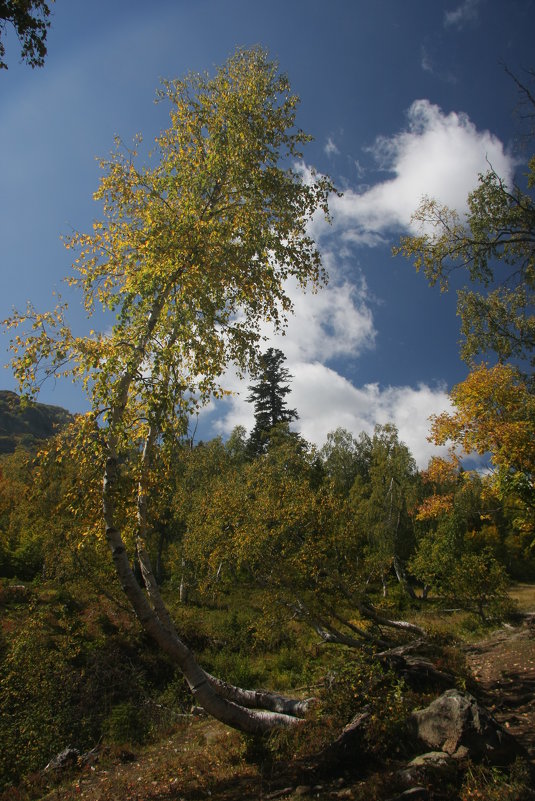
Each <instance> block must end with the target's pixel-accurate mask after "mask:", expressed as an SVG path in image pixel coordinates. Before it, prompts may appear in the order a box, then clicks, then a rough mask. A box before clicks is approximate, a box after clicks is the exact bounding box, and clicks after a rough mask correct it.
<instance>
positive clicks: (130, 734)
mask: <svg viewBox="0 0 535 801" xmlns="http://www.w3.org/2000/svg"><path fill="white" fill-rule="evenodd" d="M103 728H104V732H105V734H106V739H107V740H108V742H110V743H113V744H114V745H125V744H132V745H138V744H140V743H143V742H145V740H146V739H147V734H148V728H149V726H148V722H147V716H146V715H144V714H143V711H142V710H140V709H139V706H137V705H136V704H134V703H133V702H132V701H125V702H124V703H122V704H117V706H114V707H113V709H112V710H111V712H110V714H109V715H108V718H107V720H106V721H105V722H104V727H103Z"/></svg>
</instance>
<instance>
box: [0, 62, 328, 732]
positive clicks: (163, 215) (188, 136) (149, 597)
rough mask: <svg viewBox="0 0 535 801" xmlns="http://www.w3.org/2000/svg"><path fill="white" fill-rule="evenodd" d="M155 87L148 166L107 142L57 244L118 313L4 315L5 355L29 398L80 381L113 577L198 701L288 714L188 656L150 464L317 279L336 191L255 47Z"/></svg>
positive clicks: (233, 716)
mask: <svg viewBox="0 0 535 801" xmlns="http://www.w3.org/2000/svg"><path fill="white" fill-rule="evenodd" d="M159 97H160V99H161V100H165V101H166V102H168V103H169V105H170V117H171V123H170V126H169V127H168V128H167V130H165V131H163V133H161V134H160V136H159V137H157V139H156V145H155V150H154V153H153V155H152V159H151V161H150V163H149V164H148V165H139V166H138V162H139V159H138V154H137V150H136V147H137V145H136V144H134V146H133V148H127V147H125V146H124V144H123V143H122V142H121V141H120V140H118V141H117V142H116V149H115V150H114V152H113V153H112V154H111V156H110V158H109V159H107V160H104V161H103V162H102V163H101V167H102V169H103V172H104V175H103V177H102V179H101V182H100V187H99V189H98V191H97V192H96V193H95V199H96V200H97V201H100V203H101V207H102V211H103V214H102V218H101V219H99V220H97V221H96V222H95V223H94V225H93V232H92V233H89V234H85V233H75V234H74V235H73V236H72V237H71V238H70V239H69V240H68V241H67V247H69V248H72V249H73V250H75V251H76V254H77V256H76V259H75V263H74V273H73V274H72V275H71V276H70V277H69V278H68V282H69V284H70V285H71V286H72V287H74V288H75V289H78V290H80V291H81V293H82V296H83V302H84V305H85V308H86V310H87V313H88V314H89V315H91V314H92V313H93V311H94V309H95V307H96V306H97V305H98V306H101V307H102V308H104V309H105V310H107V311H108V312H111V313H113V315H114V319H115V324H114V326H113V328H112V330H111V331H106V332H94V331H92V332H90V334H89V335H87V336H76V335H75V334H74V333H73V331H72V330H71V328H70V327H69V324H68V320H67V318H68V310H67V307H66V305H65V304H63V303H60V304H59V305H58V307H57V308H56V309H55V310H54V311H52V312H45V313H39V312H37V311H36V310H35V309H34V308H33V307H32V306H31V305H30V306H29V307H28V309H27V310H26V312H24V313H16V314H15V315H14V316H13V317H12V318H11V319H10V320H9V321H8V326H10V327H12V328H16V329H17V334H16V335H15V338H14V340H13V348H14V351H15V355H14V360H13V365H14V369H15V373H16V375H17V377H18V379H19V382H20V384H21V388H22V389H23V390H24V391H25V392H26V393H28V394H29V395H30V396H34V395H35V394H36V393H37V391H38V388H39V386H40V382H41V381H42V380H43V379H44V378H46V377H50V376H54V377H65V376H70V377H71V378H73V379H74V380H80V381H81V382H82V383H83V385H84V387H85V389H86V391H87V394H88V397H89V399H90V402H91V406H92V412H91V413H90V414H89V415H87V416H86V417H85V418H83V419H82V420H81V421H80V423H79V429H80V432H81V434H80V438H79V442H81V443H82V445H81V447H80V449H79V457H80V459H82V460H85V459H88V458H89V459H91V460H93V461H95V460H96V461H97V462H99V463H100V465H101V467H102V471H103V498H102V504H103V518H104V520H103V523H104V528H105V533H106V539H107V542H108V544H109V546H110V550H111V553H112V556H113V560H114V564H115V567H116V570H117V573H118V575H119V578H120V581H121V584H122V586H123V589H124V591H125V592H126V594H127V596H128V598H129V600H130V601H131V603H132V606H133V607H134V609H135V612H136V614H137V616H138V618H139V619H140V621H141V622H142V623H143V625H144V627H145V629H146V630H147V631H148V633H149V634H150V635H151V636H152V637H153V638H154V639H156V641H157V642H158V643H159V644H160V646H161V647H163V648H164V650H166V651H167V652H168V653H169V654H170V655H171V657H172V658H173V659H175V661H176V662H177V663H178V664H179V665H180V667H181V668H182V670H183V671H184V673H185V675H186V677H187V680H188V682H189V685H190V687H191V689H192V691H193V692H194V693H195V695H196V697H197V699H198V702H199V703H200V704H201V705H204V706H205V708H206V709H207V710H208V711H210V712H211V713H212V714H214V716H216V717H219V718H220V719H223V720H226V721H227V722H229V723H232V725H236V726H239V727H241V728H245V729H247V730H256V729H257V728H258V727H259V726H260V727H265V726H266V725H280V723H281V722H285V720H286V719H287V718H285V717H284V715H282V716H281V715H279V714H278V713H276V712H273V711H272V712H271V713H270V714H268V713H257V714H255V713H254V712H251V711H250V710H249V709H246V708H244V707H243V706H242V705H237V704H235V703H231V702H230V701H229V699H228V689H227V690H223V689H222V687H221V686H220V685H217V687H216V684H215V683H214V682H215V680H214V679H213V678H210V677H208V676H207V674H205V672H204V671H203V670H202V669H201V668H200V667H199V666H198V665H197V664H196V663H195V661H194V659H193V657H192V654H191V652H190V651H189V650H188V649H187V648H186V646H185V645H184V643H183V642H182V641H181V640H180V638H179V636H178V634H177V632H176V629H175V627H174V624H173V622H172V620H171V619H170V616H169V614H168V612H167V609H166V608H165V606H164V604H163V601H162V599H161V596H160V593H159V590H158V586H157V583H156V580H155V577H154V573H153V570H152V566H151V563H150V560H149V557H148V552H147V548H146V538H147V526H148V522H147V521H148V506H149V496H150V489H151V475H152V473H151V471H152V465H153V462H154V453H155V449H156V446H158V447H160V448H161V447H165V446H166V444H169V445H172V443H173V442H175V441H176V438H177V437H180V436H181V435H182V434H183V433H184V430H185V420H186V416H187V414H188V413H190V412H191V411H192V410H193V409H196V408H197V407H198V406H199V405H200V404H202V403H203V402H205V401H207V400H208V399H209V398H210V397H211V396H212V395H214V394H215V395H218V394H221V393H223V392H224V388H223V387H222V386H221V382H220V376H221V374H222V373H223V371H224V369H225V368H226V366H227V364H228V363H229V362H230V361H232V362H234V363H235V364H236V365H237V366H238V368H240V369H244V368H245V367H247V366H250V365H252V364H254V363H255V361H256V359H257V357H258V343H259V340H260V331H259V326H260V323H261V322H262V321H265V320H270V321H272V323H273V324H274V326H275V328H278V327H280V326H281V325H282V324H283V322H284V319H285V315H286V314H288V313H289V312H290V311H291V301H290V298H289V297H288V295H287V293H286V280H287V279H288V278H290V277H292V278H294V279H296V280H297V281H298V283H299V284H300V285H301V286H302V287H305V286H306V285H307V284H308V283H311V284H312V285H317V284H318V283H320V282H321V281H322V280H324V274H323V271H322V267H321V259H320V254H319V252H318V250H317V248H316V246H315V244H314V242H313V240H312V239H311V238H310V236H309V235H308V233H307V222H308V220H309V219H310V217H311V216H312V215H313V214H314V213H315V212H316V210H317V209H318V208H319V209H322V210H323V211H324V213H325V214H327V198H328V194H329V192H330V191H331V189H332V186H331V183H330V181H329V180H328V179H327V178H324V177H315V178H313V180H312V181H307V182H306V183H305V182H304V181H303V180H302V175H301V172H300V170H299V169H298V166H297V165H296V163H295V162H296V161H297V160H298V159H299V158H300V157H301V147H302V146H303V145H304V144H305V143H306V142H307V141H309V139H310V137H309V136H308V135H306V134H305V133H303V131H301V130H300V129H299V128H296V127H295V114H296V108H297V105H298V98H297V97H296V96H295V95H294V94H292V92H291V89H290V84H289V81H288V79H287V78H286V76H284V75H281V74H279V72H278V69H277V65H276V64H275V63H273V62H271V61H270V60H269V59H268V57H267V55H266V53H265V52H264V51H263V50H261V49H260V48H255V49H252V50H238V51H237V52H236V53H235V54H234V55H232V56H231V57H230V58H229V59H228V60H227V62H226V63H225V64H224V65H223V66H222V67H220V68H219V69H218V70H217V71H216V73H215V74H214V76H213V77H210V76H208V75H198V74H190V75H187V76H186V77H185V78H184V79H176V80H171V81H165V82H164V83H163V86H162V89H161V90H160V92H159ZM139 141H140V137H138V139H137V142H138V143H139ZM97 421H98V424H97ZM126 455H128V456H129V459H130V462H129V463H130V471H131V474H130V478H129V479H128V480H129V481H130V482H131V483H130V487H131V488H132V486H135V485H136V482H137V492H133V493H132V491H131V490H130V494H129V492H128V490H127V491H126V494H125V488H126V487H127V486H128V484H126V485H125V483H124V482H125V479H124V475H123V474H124V471H123V470H122V464H123V463H124V458H125V456H126ZM128 497H130V498H133V504H132V503H130V505H129V504H128ZM129 542H135V548H136V554H137V558H138V561H139V563H140V570H141V574H142V576H143V582H144V585H145V589H146V594H145V592H144V591H143V590H142V588H141V587H140V585H139V583H138V582H137V580H136V577H135V575H134V573H133V571H132V569H131V565H130V559H129V554H128V551H127V547H128V544H129ZM241 698H242V701H244V703H245V702H247V703H246V705H247V704H248V705H249V706H250V705H251V704H253V705H256V706H258V705H259V703H260V701H259V699H258V697H257V698H249V697H246V698H245V700H244V697H243V695H242V696H241ZM277 709H278V710H279V711H280V705H279V706H278V707H277ZM272 710H273V707H272Z"/></svg>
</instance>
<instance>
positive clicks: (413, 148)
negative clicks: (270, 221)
mask: <svg viewBox="0 0 535 801" xmlns="http://www.w3.org/2000/svg"><path fill="white" fill-rule="evenodd" d="M407 116H408V123H409V124H408V128H407V129H406V130H405V131H401V132H400V133H398V134H395V135H394V136H392V137H378V138H377V139H376V141H375V143H374V145H373V147H372V148H371V152H372V153H373V155H374V157H375V159H376V161H377V163H378V165H379V167H380V168H381V169H382V170H385V171H387V172H388V173H390V174H391V175H392V177H391V178H388V179H387V180H384V181H381V182H379V183H377V184H375V185H373V186H371V187H369V188H367V189H365V190H364V191H356V190H352V189H348V190H346V191H345V193H344V195H343V196H342V197H337V196H335V197H333V198H332V200H331V211H332V215H333V221H334V226H333V230H334V233H335V234H340V233H341V234H342V236H343V238H344V239H345V240H346V241H349V242H353V243H358V244H366V245H372V246H373V245H376V244H378V243H379V242H381V241H383V239H384V238H385V236H386V234H387V232H388V231H390V230H396V229H400V228H403V229H408V228H410V218H411V215H412V214H413V212H414V211H415V209H416V208H417V207H418V205H419V203H420V201H421V199H422V197H423V196H424V195H427V196H429V197H434V198H436V199H437V200H439V202H441V203H444V204H446V205H448V206H450V207H452V208H455V209H457V210H458V211H460V212H461V213H462V212H464V211H465V210H466V197H467V195H468V193H469V192H470V191H471V190H472V189H474V188H475V186H476V184H477V177H478V174H479V173H484V172H486V171H487V170H488V169H489V165H491V166H492V168H493V169H494V170H495V171H496V172H497V173H498V174H499V175H500V176H501V177H502V178H503V179H504V180H505V181H506V182H508V183H510V182H511V181H512V175H513V167H514V162H513V159H512V158H511V157H510V156H509V155H508V154H507V153H506V152H505V151H504V147H503V144H502V142H500V140H499V139H498V138H497V137H496V136H494V135H493V134H491V133H490V132H489V131H479V130H478V129H477V128H476V126H475V125H474V124H473V122H471V120H470V119H469V117H468V116H467V115H466V114H462V113H456V112H450V113H449V114H445V113H444V112H443V111H442V110H441V109H440V108H439V107H438V106H436V105H433V104H432V103H430V102H429V100H416V101H414V103H413V104H412V105H411V107H410V108H409V110H408V114H407ZM326 231H327V229H326V227H325V226H324V225H323V224H322V223H321V221H319V219H318V221H317V222H316V223H315V229H314V234H315V235H316V236H318V235H319V236H320V237H321V236H322V235H324V234H325V233H326Z"/></svg>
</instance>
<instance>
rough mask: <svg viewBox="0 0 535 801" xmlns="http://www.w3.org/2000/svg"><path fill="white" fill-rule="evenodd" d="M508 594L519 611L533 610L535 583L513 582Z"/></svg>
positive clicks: (534, 610) (534, 606)
mask: <svg viewBox="0 0 535 801" xmlns="http://www.w3.org/2000/svg"><path fill="white" fill-rule="evenodd" d="M509 595H510V596H511V598H512V599H513V600H514V601H516V603H517V604H518V608H519V609H520V611H521V612H535V584H514V585H513V586H512V587H511V589H510V590H509Z"/></svg>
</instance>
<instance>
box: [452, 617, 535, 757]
mask: <svg viewBox="0 0 535 801" xmlns="http://www.w3.org/2000/svg"><path fill="white" fill-rule="evenodd" d="M467 659H468V662H469V665H470V667H471V669H472V671H473V673H474V678H475V679H476V680H477V685H476V686H477V690H478V695H479V696H480V698H481V700H482V701H483V702H484V703H485V705H486V706H487V707H488V709H489V710H490V711H491V713H492V714H493V715H494V717H495V718H496V720H498V722H499V723H501V724H502V726H504V727H505V728H506V729H507V730H508V731H509V732H510V733H511V734H513V735H514V736H515V737H516V738H517V739H518V740H519V741H520V742H521V743H522V745H523V746H524V747H525V748H526V749H527V751H528V753H529V754H530V757H531V760H532V762H533V763H534V764H535V613H531V614H530V615H528V616H527V617H526V619H525V620H524V621H523V622H522V623H521V624H519V625H518V626H509V625H508V626H504V627H503V628H502V629H500V630H499V631H496V632H494V633H493V634H492V635H491V636H490V637H489V638H488V639H486V640H483V641H481V642H478V643H477V644H475V645H472V646H469V647H468V648H467Z"/></svg>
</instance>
